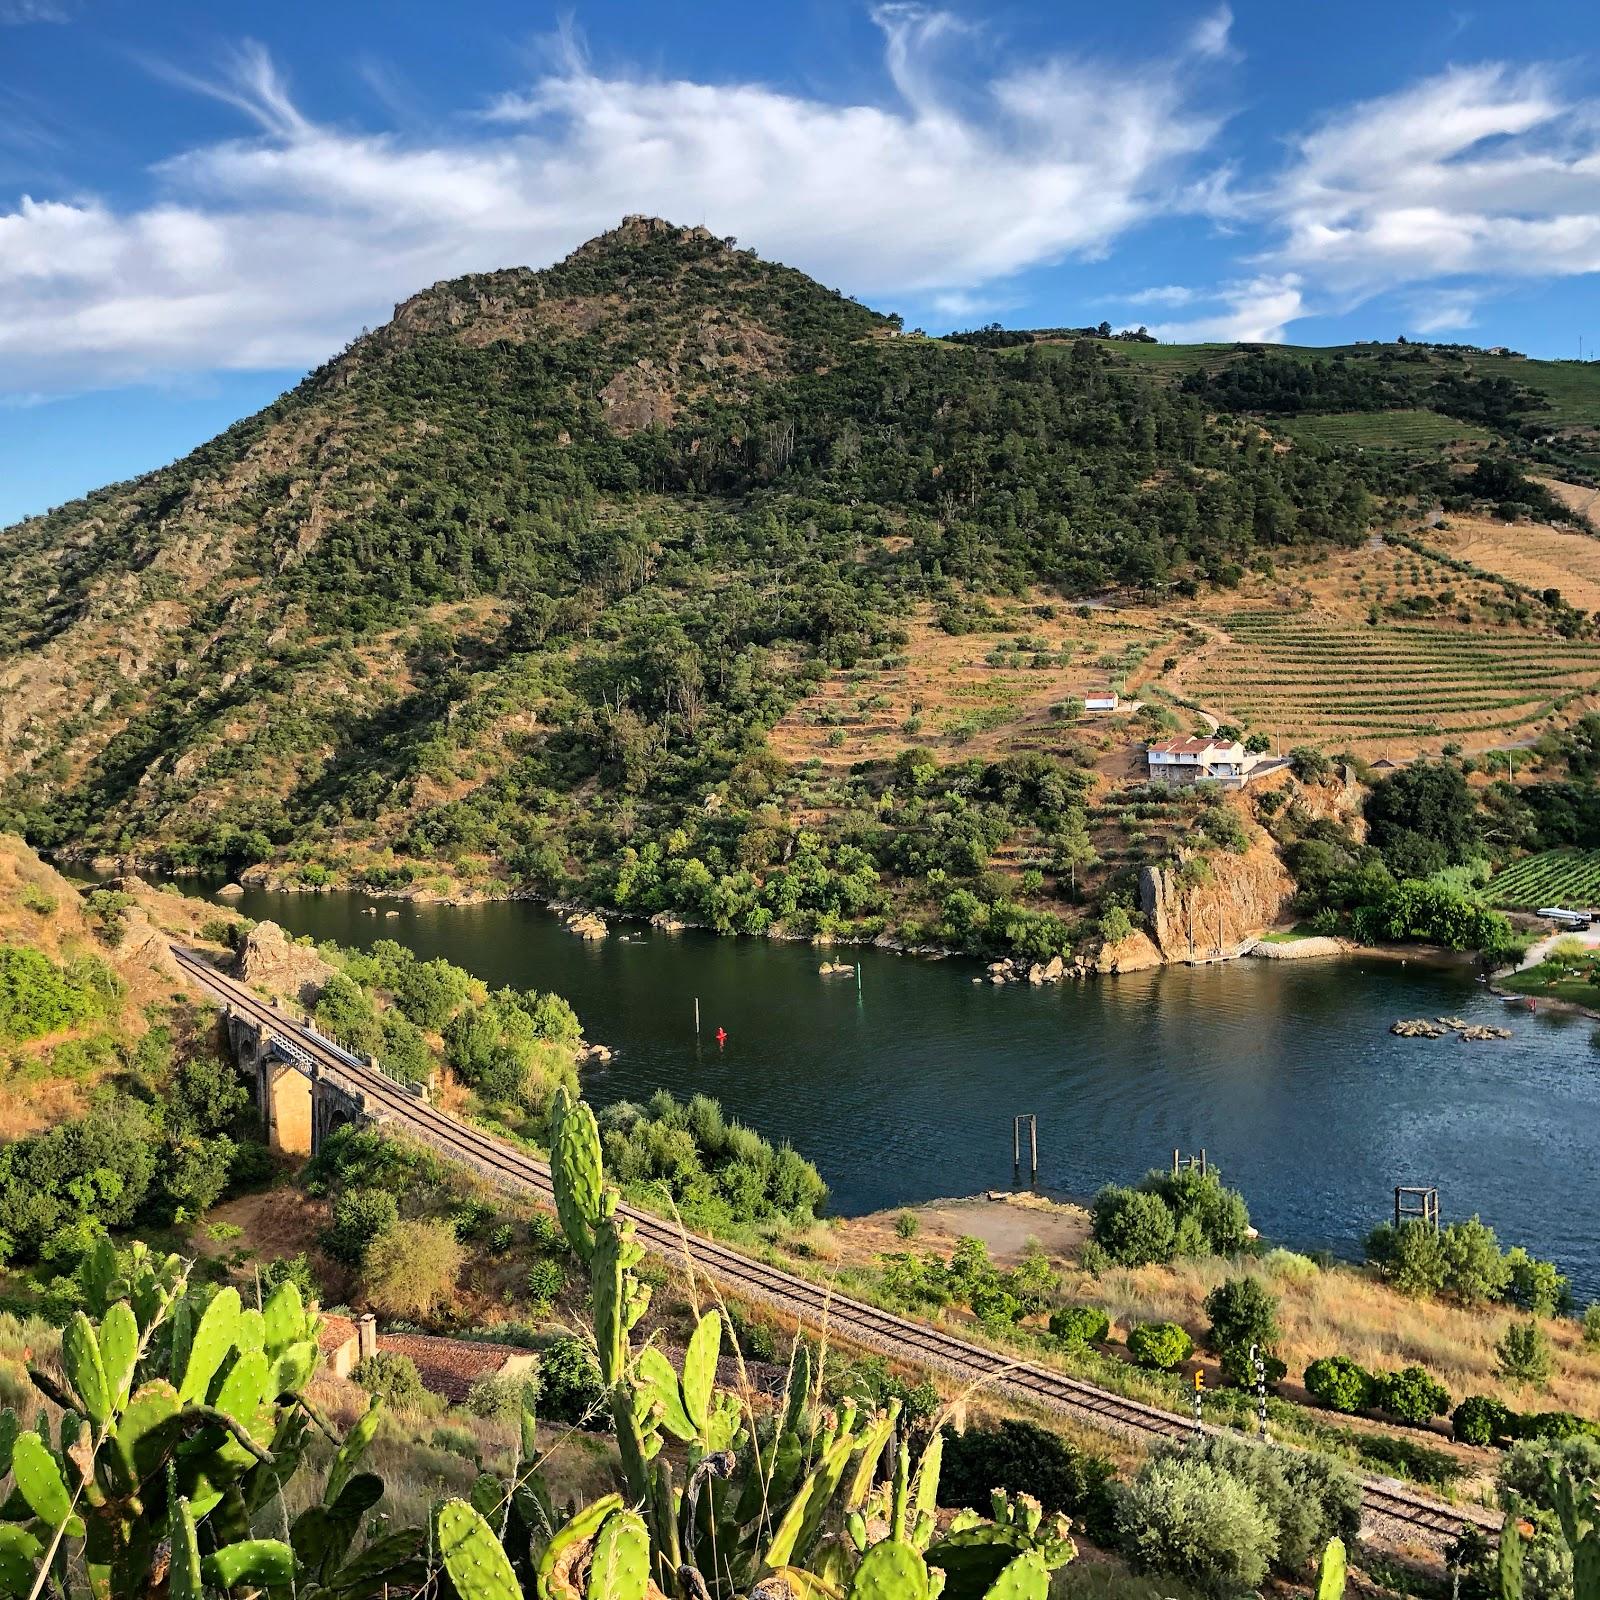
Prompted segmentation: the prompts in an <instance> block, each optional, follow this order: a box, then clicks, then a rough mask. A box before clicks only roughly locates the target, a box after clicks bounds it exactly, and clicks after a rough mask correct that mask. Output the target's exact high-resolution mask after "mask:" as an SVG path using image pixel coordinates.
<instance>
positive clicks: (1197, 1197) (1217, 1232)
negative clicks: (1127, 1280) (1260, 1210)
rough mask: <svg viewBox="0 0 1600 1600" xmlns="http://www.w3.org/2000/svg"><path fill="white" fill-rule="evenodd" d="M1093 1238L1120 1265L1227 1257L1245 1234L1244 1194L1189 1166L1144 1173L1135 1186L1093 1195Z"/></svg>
mask: <svg viewBox="0 0 1600 1600" xmlns="http://www.w3.org/2000/svg"><path fill="white" fill-rule="evenodd" d="M1092 1223H1093V1226H1092V1236H1093V1242H1094V1243H1095V1244H1096V1245H1098V1246H1099V1248H1100V1249H1102V1250H1104V1251H1105V1252H1106V1254H1107V1255H1108V1256H1109V1257H1110V1258H1111V1259H1112V1260H1113V1261H1116V1262H1118V1263H1119V1264H1120V1265H1122V1266H1126V1267H1139V1266H1145V1265H1148V1264H1149V1263H1151V1262H1161V1261H1170V1260H1172V1258H1173V1257H1174V1256H1179V1255H1184V1256H1203V1255H1231V1254H1233V1253H1235V1252H1236V1251H1238V1250H1240V1249H1242V1248H1243V1247H1244V1245H1245V1243H1246V1241H1247V1240H1248V1239H1249V1237H1250V1213H1249V1211H1248V1209H1247V1208H1246V1206H1245V1203H1244V1200H1243V1198H1242V1197H1241V1196H1240V1195H1239V1194H1238V1193H1237V1192H1236V1191H1234V1190H1232V1189H1226V1188H1224V1187H1223V1186H1222V1184H1221V1182H1220V1181H1219V1180H1218V1179H1217V1178H1216V1177H1215V1176H1214V1175H1213V1174H1210V1173H1201V1172H1198V1171H1196V1170H1195V1169H1193V1168H1187V1167H1186V1168H1184V1169H1183V1170H1182V1171H1179V1172H1161V1171H1155V1172H1151V1173H1149V1174H1148V1175H1147V1176H1146V1177H1145V1179H1144V1181H1143V1182H1142V1183H1141V1184H1140V1185H1139V1187H1138V1188H1137V1189H1129V1188H1125V1187H1123V1186H1122V1185H1120V1184H1108V1185H1107V1186H1106V1187H1105V1188H1103V1189H1102V1190H1101V1191H1100V1193H1099V1194H1098V1195H1096V1196H1095V1201H1094V1207H1093V1213H1092Z"/></svg>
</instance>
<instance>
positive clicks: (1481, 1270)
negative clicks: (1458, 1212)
mask: <svg viewBox="0 0 1600 1600" xmlns="http://www.w3.org/2000/svg"><path fill="white" fill-rule="evenodd" d="M1439 1244H1440V1249H1441V1253H1442V1254H1443V1256H1444V1269H1445V1278H1444V1281H1445V1287H1446V1288H1447V1289H1449V1290H1450V1291H1451V1292H1452V1293H1454V1294H1457V1295H1459V1296H1460V1297H1461V1299H1462V1301H1463V1302H1464V1303H1465V1304H1467V1305H1469V1306H1477V1305H1482V1304H1483V1303H1484V1302H1485V1301H1488V1300H1496V1299H1498V1298H1499V1297H1500V1295H1501V1294H1502V1293H1504V1291H1505V1288H1506V1285H1507V1283H1509V1282H1510V1280H1511V1267H1510V1266H1509V1265H1508V1263H1507V1260H1506V1258H1505V1257H1504V1256H1503V1255H1502V1254H1501V1253H1500V1241H1499V1240H1498V1239H1497V1238H1496V1237H1495V1232H1494V1229H1493V1228H1491V1227H1488V1226H1487V1225H1486V1224H1484V1223H1483V1222H1481V1221H1480V1220H1479V1219H1478V1218H1477V1217H1470V1218H1468V1219H1467V1220H1466V1221H1465V1222H1452V1223H1451V1224H1450V1226H1449V1227H1448V1228H1446V1229H1444V1231H1443V1232H1442V1234H1441V1235H1440V1239H1439Z"/></svg>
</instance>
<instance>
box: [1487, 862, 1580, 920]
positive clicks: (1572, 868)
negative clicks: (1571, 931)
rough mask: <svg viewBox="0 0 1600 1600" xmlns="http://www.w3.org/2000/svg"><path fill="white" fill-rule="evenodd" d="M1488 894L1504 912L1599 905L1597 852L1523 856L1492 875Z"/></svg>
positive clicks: (1491, 900) (1576, 908)
mask: <svg viewBox="0 0 1600 1600" xmlns="http://www.w3.org/2000/svg"><path fill="white" fill-rule="evenodd" d="M1488 895H1489V900H1490V902H1491V904H1493V905H1497V906H1503V907H1505V909H1506V910H1508V911H1536V910H1538V908H1539V907H1540V906H1566V907H1567V908H1568V909H1569V910H1582V909H1584V908H1586V907H1589V906H1600V850H1541V851H1540V852H1539V854H1538V855H1536V856H1524V857H1523V859H1522V860H1521V861H1514V862H1512V864H1511V865H1510V866H1509V867H1507V868H1506V869H1505V870H1504V871H1503V872H1499V873H1496V874H1495V876H1494V879H1493V880H1492V881H1491V882H1490V884H1489V889H1488Z"/></svg>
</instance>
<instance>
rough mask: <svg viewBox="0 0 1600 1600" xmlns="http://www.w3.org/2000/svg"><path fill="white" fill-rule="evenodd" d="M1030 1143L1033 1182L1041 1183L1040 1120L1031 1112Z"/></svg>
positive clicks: (1029, 1122)
mask: <svg viewBox="0 0 1600 1600" xmlns="http://www.w3.org/2000/svg"><path fill="white" fill-rule="evenodd" d="M1028 1143H1029V1145H1030V1146H1031V1148H1032V1152H1033V1173H1032V1177H1031V1180H1030V1181H1031V1182H1033V1183H1034V1184H1037V1183H1038V1182H1039V1119H1038V1118H1037V1117H1036V1116H1034V1115H1033V1113H1032V1112H1031V1111H1030V1112H1029V1113H1028Z"/></svg>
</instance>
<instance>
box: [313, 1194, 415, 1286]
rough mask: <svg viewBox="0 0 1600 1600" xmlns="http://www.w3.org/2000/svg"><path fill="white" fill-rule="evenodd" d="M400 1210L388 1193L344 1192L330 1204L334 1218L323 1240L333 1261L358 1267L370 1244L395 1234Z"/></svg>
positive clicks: (364, 1257) (365, 1257) (363, 1259)
mask: <svg viewBox="0 0 1600 1600" xmlns="http://www.w3.org/2000/svg"><path fill="white" fill-rule="evenodd" d="M399 1220H400V1208H399V1206H398V1205H397V1204H396V1202H395V1198H394V1196H393V1195H392V1194H390V1193H389V1191H388V1190H387V1189H346V1190H345V1191H344V1192H343V1193H342V1194H340V1195H338V1196H337V1197H336V1198H335V1199H334V1202H333V1217H332V1220H331V1222H330V1224H329V1226H328V1229H327V1231H326V1232H325V1233H324V1234H323V1236H322V1243H323V1247H324V1248H325V1249H326V1250H327V1252H328V1254H329V1255H331V1256H332V1257H333V1258H334V1260H335V1261H342V1262H344V1264H345V1265H346V1266H349V1267H359V1266H360V1265H361V1264H362V1262H364V1261H365V1260H366V1259H367V1251H368V1249H369V1248H370V1247H371V1246H372V1244H373V1242H374V1241H375V1240H377V1239H381V1238H383V1237H384V1235H385V1234H388V1233H390V1232H392V1231H393V1230H394V1226H395V1224H396V1223H397V1222H399Z"/></svg>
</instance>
